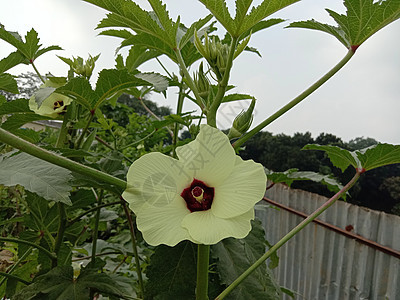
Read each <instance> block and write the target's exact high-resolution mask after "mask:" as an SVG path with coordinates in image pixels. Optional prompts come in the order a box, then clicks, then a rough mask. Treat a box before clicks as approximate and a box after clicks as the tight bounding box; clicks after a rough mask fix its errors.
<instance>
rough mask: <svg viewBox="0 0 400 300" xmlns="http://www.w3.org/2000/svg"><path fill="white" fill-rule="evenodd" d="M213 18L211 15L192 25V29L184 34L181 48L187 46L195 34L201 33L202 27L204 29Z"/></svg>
mask: <svg viewBox="0 0 400 300" xmlns="http://www.w3.org/2000/svg"><path fill="white" fill-rule="evenodd" d="M212 17H213V16H212V15H211V14H209V15H208V16H206V17H204V18H202V19H199V20H197V21H196V22H194V23H193V24H192V25H190V27H189V28H188V29H186V31H185V32H184V35H183V36H182V38H181V39H180V41H179V48H180V49H182V48H183V47H184V46H185V45H186V43H188V42H189V41H190V40H192V39H193V36H194V32H195V31H199V30H200V29H201V28H202V27H204V26H205V25H206V24H207V23H208V22H209V21H210V20H211V19H212ZM178 32H179V31H178Z"/></svg>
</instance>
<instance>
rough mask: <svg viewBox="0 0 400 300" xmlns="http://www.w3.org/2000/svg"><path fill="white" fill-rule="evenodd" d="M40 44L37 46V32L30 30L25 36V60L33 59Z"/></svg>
mask: <svg viewBox="0 0 400 300" xmlns="http://www.w3.org/2000/svg"><path fill="white" fill-rule="evenodd" d="M40 46H41V44H39V37H38V34H37V32H36V31H35V30H34V29H33V28H32V29H31V30H30V31H28V32H27V34H26V35H25V45H24V46H23V47H24V53H27V58H30V59H33V58H34V57H35V54H36V52H37V51H38V50H39V48H40Z"/></svg>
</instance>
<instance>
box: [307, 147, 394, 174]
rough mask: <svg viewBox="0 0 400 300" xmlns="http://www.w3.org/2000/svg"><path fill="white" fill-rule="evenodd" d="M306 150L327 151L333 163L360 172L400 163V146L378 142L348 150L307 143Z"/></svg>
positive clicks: (343, 168)
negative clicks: (351, 167) (366, 146)
mask: <svg viewBox="0 0 400 300" xmlns="http://www.w3.org/2000/svg"><path fill="white" fill-rule="evenodd" d="M304 149H305V150H322V151H325V152H326V153H327V155H328V157H329V159H330V160H331V161H332V163H333V165H334V166H336V167H338V168H340V169H341V170H342V171H344V170H346V169H347V167H348V166H350V165H351V166H353V167H354V168H355V169H357V170H358V171H360V172H365V171H369V170H372V169H375V168H379V167H382V166H386V165H390V164H397V163H400V146H398V145H390V144H377V145H374V146H371V147H369V148H365V149H361V150H356V151H353V152H351V151H348V150H345V149H341V148H339V147H336V146H321V145H307V146H305V147H304Z"/></svg>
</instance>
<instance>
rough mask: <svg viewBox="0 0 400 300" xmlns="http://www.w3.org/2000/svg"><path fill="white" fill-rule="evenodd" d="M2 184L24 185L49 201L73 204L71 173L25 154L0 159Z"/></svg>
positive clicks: (0, 180) (0, 179)
mask: <svg viewBox="0 0 400 300" xmlns="http://www.w3.org/2000/svg"><path fill="white" fill-rule="evenodd" d="M0 158H1V160H0V182H1V183H2V184H3V185H6V186H14V185H17V184H20V185H22V186H23V187H25V188H26V189H27V190H29V191H31V192H34V193H37V194H38V195H40V196H42V197H44V198H45V199H48V200H53V201H57V202H62V203H66V204H71V200H70V199H69V191H70V190H71V186H70V185H69V184H68V181H69V180H70V179H71V175H70V171H68V170H66V169H64V168H61V167H58V166H55V165H53V164H51V163H48V162H44V161H42V160H40V159H38V158H36V157H33V156H30V155H28V154H25V153H20V154H15V155H10V154H9V155H6V156H3V157H0Z"/></svg>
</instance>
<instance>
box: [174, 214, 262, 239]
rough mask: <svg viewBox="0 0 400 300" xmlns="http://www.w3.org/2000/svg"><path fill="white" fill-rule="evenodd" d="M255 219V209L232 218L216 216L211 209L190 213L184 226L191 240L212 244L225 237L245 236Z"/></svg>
mask: <svg viewBox="0 0 400 300" xmlns="http://www.w3.org/2000/svg"><path fill="white" fill-rule="evenodd" d="M252 219H254V209H253V208H252V209H250V210H249V211H247V212H245V213H244V214H242V215H240V216H237V217H235V218H231V219H221V218H218V217H216V216H215V215H214V214H213V213H212V211H211V210H206V211H198V212H193V213H191V214H188V215H187V216H186V217H185V218H184V219H183V221H182V226H183V227H184V228H186V229H187V230H188V231H189V235H190V237H191V241H196V242H197V243H201V244H205V245H212V244H216V243H218V242H219V241H221V240H222V239H224V238H227V237H234V238H237V239H241V238H244V237H245V236H247V235H248V233H249V232H250V230H251V223H250V221H251V220H252Z"/></svg>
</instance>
